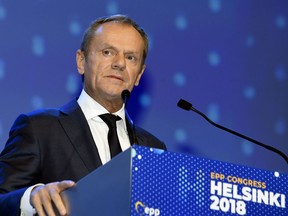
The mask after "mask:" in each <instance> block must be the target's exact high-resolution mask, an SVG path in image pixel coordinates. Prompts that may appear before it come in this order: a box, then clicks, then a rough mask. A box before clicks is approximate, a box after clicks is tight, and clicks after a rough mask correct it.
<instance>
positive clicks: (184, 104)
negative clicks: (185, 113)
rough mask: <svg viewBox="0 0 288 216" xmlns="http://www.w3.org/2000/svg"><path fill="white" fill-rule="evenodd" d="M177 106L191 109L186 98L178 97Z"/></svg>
mask: <svg viewBox="0 0 288 216" xmlns="http://www.w3.org/2000/svg"><path fill="white" fill-rule="evenodd" d="M177 106H178V107H180V108H182V109H184V110H191V108H192V104H191V103H189V102H188V101H186V100H183V99H180V100H179V101H178V103H177Z"/></svg>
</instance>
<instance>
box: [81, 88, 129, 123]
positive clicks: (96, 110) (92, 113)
mask: <svg viewBox="0 0 288 216" xmlns="http://www.w3.org/2000/svg"><path fill="white" fill-rule="evenodd" d="M77 102H78V104H79V106H80V107H81V109H82V111H83V113H84V115H85V118H86V120H90V119H92V118H94V117H96V116H99V115H101V114H105V113H109V111H108V110H107V109H105V108H104V107H103V106H102V105H100V104H99V103H98V102H96V101H95V100H94V99H93V98H92V97H90V96H89V95H88V94H87V93H86V92H85V90H84V89H82V92H81V94H80V96H79V98H78V100H77ZM124 108H125V104H123V106H122V108H121V109H120V110H118V111H117V112H115V113H112V114H114V115H118V116H119V117H120V118H121V119H122V120H124V121H123V123H124V127H125V128H126V121H125V109H124Z"/></svg>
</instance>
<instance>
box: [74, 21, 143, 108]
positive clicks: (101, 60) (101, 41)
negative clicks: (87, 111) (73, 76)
mask: <svg viewBox="0 0 288 216" xmlns="http://www.w3.org/2000/svg"><path fill="white" fill-rule="evenodd" d="M143 49H144V43H143V40H142V37H141V35H140V34H139V33H138V32H137V30H135V29H134V28H133V27H132V26H129V25H123V24H120V23H117V22H108V23H104V24H102V25H101V26H100V27H99V28H98V29H97V30H96V31H95V34H94V37H93V39H92V41H91V44H90V47H89V52H88V54H87V56H86V58H85V57H84V53H83V52H81V51H79V50H78V51H77V65H78V71H79V73H80V74H84V77H85V78H84V89H85V91H86V92H87V93H88V94H89V95H90V96H91V97H92V98H94V99H95V100H96V101H98V102H99V103H102V102H104V103H105V102H107V101H110V102H112V101H115V100H116V101H118V102H119V101H120V100H122V99H121V93H122V91H123V90H125V89H128V90H129V91H132V89H133V87H134V86H135V85H138V84H139V81H140V78H141V76H142V74H143V72H144V69H145V65H142V57H143Z"/></svg>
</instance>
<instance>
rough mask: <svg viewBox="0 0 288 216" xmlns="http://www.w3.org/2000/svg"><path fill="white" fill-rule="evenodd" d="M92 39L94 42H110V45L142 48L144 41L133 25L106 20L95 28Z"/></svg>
mask: <svg viewBox="0 0 288 216" xmlns="http://www.w3.org/2000/svg"><path fill="white" fill-rule="evenodd" d="M92 40H93V41H94V42H95V43H108V44H110V43H112V44H110V45H115V46H116V45H118V46H126V47H127V48H128V47H130V48H133V49H144V41H143V38H142V37H141V35H140V33H139V32H138V31H137V30H136V29H135V28H134V27H133V26H131V25H129V24H125V23H118V22H108V23H104V24H102V25H100V26H99V27H98V28H97V29H96V30H95V32H94V35H93V39H92ZM95 43H94V44H95Z"/></svg>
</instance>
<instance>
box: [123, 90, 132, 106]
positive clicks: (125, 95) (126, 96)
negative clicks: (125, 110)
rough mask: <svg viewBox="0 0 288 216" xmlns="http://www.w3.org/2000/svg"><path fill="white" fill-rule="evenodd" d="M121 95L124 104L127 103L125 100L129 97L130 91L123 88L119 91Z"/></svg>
mask: <svg viewBox="0 0 288 216" xmlns="http://www.w3.org/2000/svg"><path fill="white" fill-rule="evenodd" d="M121 97H122V99H123V102H124V104H125V106H126V105H127V101H128V100H129V98H130V91H129V90H127V89H125V90H123V91H122V93H121Z"/></svg>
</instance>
